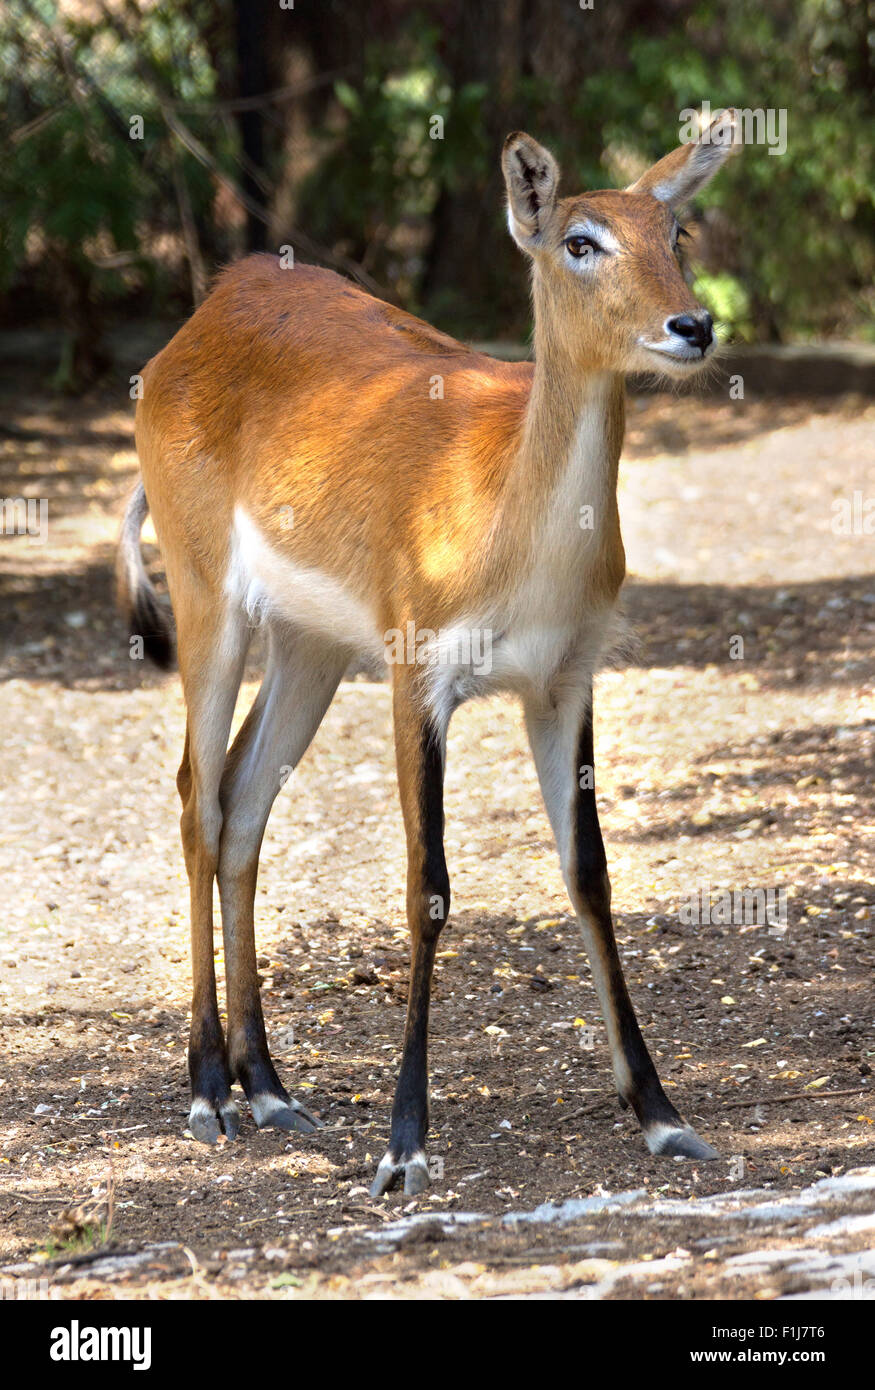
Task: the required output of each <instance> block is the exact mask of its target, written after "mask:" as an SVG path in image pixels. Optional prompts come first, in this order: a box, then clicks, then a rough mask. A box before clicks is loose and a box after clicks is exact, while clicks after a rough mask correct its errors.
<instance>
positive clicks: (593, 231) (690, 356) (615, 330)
mask: <svg viewBox="0 0 875 1390" xmlns="http://www.w3.org/2000/svg"><path fill="white" fill-rule="evenodd" d="M734 136H735V122H734V113H733V112H731V111H725V112H721V113H720V114H719V115H718V116H717V117H716V118H715V119H714V121H713V122H712V123H711V125H710V126H709V127H708V128H707V129H706V130H705V131H704V132H703V133H702V135H701V136H700V137H699V139H698V140H697V141H694V142H692V143H690V144H685V145H680V146H679V147H678V148H677V149H676V150H673V151H672V152H671V154H667V155H666V156H665V158H664V159H660V160H659V162H658V163H656V164H654V165H653V166H652V168H650V169H648V170H647V172H646V173H645V174H643V175H642V176H641V178H640V179H638V181H637V182H636V183H633V184H632V185H631V187H630V188H627V189H624V190H613V189H612V190H602V191H599V192H594V193H581V194H578V195H577V196H576V197H571V198H559V197H558V196H557V192H558V184H559V168H558V165H557V163H556V161H555V159H554V158H553V156H552V155H551V154H550V152H549V150H545V149H544V147H543V146H542V145H539V144H538V143H537V141H536V140H533V139H532V137H531V136H530V135H525V134H523V133H522V132H520V131H517V132H515V133H514V134H513V135H509V136H508V137H507V140H506V141H505V144H504V150H503V153H502V168H503V170H504V178H505V182H506V184H507V203H508V225H509V227H510V233H511V236H512V237H513V238H514V241H516V243H517V245H518V246H520V247H521V249H522V250H523V251H525V252H526V254H527V255H529V256H530V257H531V258H532V261H533V263H534V294H535V311H536V315H537V319H538V327H539V332H540V333H541V334H543V335H546V338H547V341H548V342H550V341H552V342H553V343H555V345H556V346H557V347H560V346H561V347H562V348H563V349H564V350H566V351H567V352H569V353H570V354H571V355H572V356H573V357H574V358H575V359H576V360H578V361H579V362H580V365H581V366H585V367H588V368H594V369H597V370H607V371H616V372H633V371H643V372H648V371H661V372H664V373H668V374H670V375H672V376H683V375H686V374H688V373H690V372H693V371H696V370H697V369H698V368H700V367H701V366H702V364H703V363H704V362H705V360H706V359H707V358H708V356H709V355H710V354H711V352H712V351H713V350H714V347H715V340H714V333H713V325H712V321H711V315H710V314H709V313H707V311H706V310H705V309H703V308H702V306H701V305H700V304H699V303H697V301H696V299H695V298H694V296H693V294H692V293H691V291H690V289H689V286H688V285H687V282H686V280H685V279H684V276H683V272H682V269H681V265H680V261H679V258H678V237H679V235H682V228H681V227H680V225H679V223H678V219H677V211H678V209H679V208H681V207H682V206H683V204H684V203H686V202H688V201H689V199H690V198H692V197H693V195H694V194H695V193H697V192H698V190H699V189H700V188H702V187H703V186H704V185H705V184H706V183H707V182H708V180H709V179H710V178H711V177H712V176H713V175H714V174H715V173H716V171H717V170H718V169H719V168H720V165H721V164H722V163H723V161H724V160H725V159H726V156H727V155H728V154H729V151H730V149H731V147H732V144H733V140H734Z"/></svg>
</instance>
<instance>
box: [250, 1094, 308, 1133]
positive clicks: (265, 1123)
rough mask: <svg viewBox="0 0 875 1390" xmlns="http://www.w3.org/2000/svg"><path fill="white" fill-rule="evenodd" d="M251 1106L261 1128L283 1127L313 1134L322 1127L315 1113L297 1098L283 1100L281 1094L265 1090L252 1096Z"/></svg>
mask: <svg viewBox="0 0 875 1390" xmlns="http://www.w3.org/2000/svg"><path fill="white" fill-rule="evenodd" d="M249 1108H250V1109H251V1111H252V1118H253V1119H254V1120H255V1123H256V1124H257V1125H258V1128H259V1129H283V1130H286V1131H287V1132H288V1133H292V1132H295V1133H297V1134H312V1133H313V1132H314V1130H317V1129H320V1128H321V1123H320V1121H319V1120H317V1118H316V1116H315V1115H311V1114H310V1111H309V1110H307V1109H306V1108H305V1107H304V1106H303V1105H301V1104H300V1103H299V1102H298V1101H296V1100H281V1099H280V1097H279V1096H274V1095H271V1094H270V1093H265V1092H263V1093H262V1094H261V1095H258V1096H251V1097H250V1099H249Z"/></svg>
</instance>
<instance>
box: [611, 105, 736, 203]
mask: <svg viewBox="0 0 875 1390" xmlns="http://www.w3.org/2000/svg"><path fill="white" fill-rule="evenodd" d="M738 133H739V127H738V118H737V115H736V113H735V111H732V110H729V111H721V112H720V113H719V114H718V115H717V116H715V117H714V120H713V121H712V122H711V124H710V125H709V126H708V127H707V129H705V130H703V132H702V134H701V135H700V136H699V138H698V140H693V141H691V142H690V143H689V144H687V145H679V146H678V148H677V149H676V150H672V152H671V154H667V155H666V156H665V158H664V159H660V160H659V161H658V162H657V163H656V164H654V165H653V166H652V167H651V168H650V169H648V170H647V173H646V174H642V175H641V178H640V179H638V181H637V182H636V183H633V184H632V185H631V186H630V187H629V189H628V190H627V191H628V192H629V193H652V194H653V197H654V198H657V199H658V200H659V202H661V203H667V204H668V206H669V207H670V208H677V207H680V206H681V204H682V203H687V202H689V200H690V198H692V197H693V195H694V194H695V193H698V191H699V189H700V188H704V186H705V184H706V183H708V181H709V179H712V178H713V177H714V175H715V174H716V173H717V170H718V169H719V168H720V166H721V164H722V163H723V161H724V160H725V159H726V157H727V155H728V154H729V153H730V151H731V150H732V147H733V145H734V144H737V143H738Z"/></svg>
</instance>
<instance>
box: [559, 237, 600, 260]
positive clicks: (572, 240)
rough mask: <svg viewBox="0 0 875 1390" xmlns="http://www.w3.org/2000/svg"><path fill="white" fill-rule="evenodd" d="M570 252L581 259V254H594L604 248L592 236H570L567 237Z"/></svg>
mask: <svg viewBox="0 0 875 1390" xmlns="http://www.w3.org/2000/svg"><path fill="white" fill-rule="evenodd" d="M565 245H566V246H567V248H568V250H569V253H570V254H571V255H572V256H574V257H576V258H577V259H580V257H581V256H594V255H596V254H597V253H598V252H600V251H602V250H603V248H602V247H601V246H599V244H598V242H597V241H593V239H592V237H591V236H570V237H566V238H565Z"/></svg>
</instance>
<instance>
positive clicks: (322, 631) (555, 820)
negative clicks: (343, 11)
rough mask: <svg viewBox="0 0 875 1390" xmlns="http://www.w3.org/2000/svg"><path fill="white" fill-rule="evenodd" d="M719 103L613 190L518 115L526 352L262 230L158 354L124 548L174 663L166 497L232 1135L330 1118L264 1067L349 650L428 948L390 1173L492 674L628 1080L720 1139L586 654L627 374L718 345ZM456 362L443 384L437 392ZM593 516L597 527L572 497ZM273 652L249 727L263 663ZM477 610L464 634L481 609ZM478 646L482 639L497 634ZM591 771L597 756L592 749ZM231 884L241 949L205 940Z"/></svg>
mask: <svg viewBox="0 0 875 1390" xmlns="http://www.w3.org/2000/svg"><path fill="white" fill-rule="evenodd" d="M735 131H736V124H735V120H734V113H733V112H721V113H720V114H719V115H718V116H716V117H715V119H714V120H713V121H712V122H711V124H710V125H709V126H708V127H707V128H706V129H703V130H701V132H700V134H699V136H698V138H697V139H695V140H691V141H689V142H687V143H684V144H681V145H680V146H678V148H676V149H674V150H673V151H672V152H671V153H669V154H667V155H665V156H664V157H663V158H661V159H660V160H659V161H658V162H657V163H655V164H654V165H653V166H652V167H651V168H649V169H648V170H647V171H646V172H645V173H644V174H642V176H641V177H640V178H638V179H637V180H636V181H635V182H634V183H633V184H631V186H629V187H627V188H625V189H622V190H620V189H607V190H599V191H593V192H585V193H582V194H579V195H576V196H569V197H564V198H560V197H559V192H558V187H559V168H558V165H557V162H556V160H555V159H554V157H553V155H552V154H551V153H550V152H549V151H548V150H547V149H545V148H544V147H543V146H542V145H540V144H539V143H538V142H537V141H536V140H535V139H533V138H532V137H531V136H530V135H527V134H525V133H524V132H515V133H513V134H511V135H509V136H508V137H507V140H506V141H505V144H504V148H503V151H502V155H501V164H502V169H503V173H504V181H505V186H506V192H507V222H508V228H509V231H510V235H511V236H512V238H513V240H514V241H515V242H516V244H517V246H518V247H519V248H520V250H521V251H522V252H523V253H524V255H525V256H526V257H527V259H528V265H529V270H530V275H531V294H532V303H533V310H534V354H533V357H534V360H533V362H532V361H526V362H507V361H503V360H499V359H496V358H493V357H490V356H487V355H485V354H484V353H482V352H479V351H477V350H475V349H474V348H472V347H469V346H467V345H464V344H462V343H460V342H457V341H456V340H455V339H453V338H452V337H449V336H448V335H446V334H444V333H443V332H440V331H439V330H437V329H435V328H432V327H431V326H430V325H428V324H427V323H425V322H423V321H422V320H420V319H417V318H415V317H413V316H412V315H410V314H408V313H406V312H404V311H403V310H401V309H399V308H396V307H394V306H392V305H390V304H388V303H386V302H383V301H381V300H379V299H377V298H374V297H372V296H371V295H369V294H367V293H365V292H364V291H363V290H361V289H359V288H358V287H357V286H355V285H354V284H353V283H352V282H351V281H349V280H347V279H345V278H342V277H340V276H339V275H337V274H335V273H333V272H331V271H328V270H325V269H321V268H318V267H312V266H305V265H302V264H294V265H293V266H292V267H291V268H289V267H288V266H285V265H283V264H282V263H281V260H280V258H278V257H277V256H273V255H269V254H259V255H254V256H249V257H246V258H244V259H242V260H241V261H239V262H237V263H236V264H233V265H232V266H230V267H228V268H226V269H224V270H223V271H222V272H220V274H219V276H218V279H217V281H216V283H215V286H214V288H213V289H212V291H211V293H210V294H209V296H208V297H207V298H206V299H205V301H204V302H203V303H202V304H201V305H200V307H198V309H197V310H196V312H195V313H194V314H193V316H192V317H191V318H190V319H189V320H188V321H187V323H185V324H184V326H183V327H182V328H180V330H179V331H178V332H177V333H176V335H175V337H173V338H172V340H171V341H170V342H169V344H168V345H167V346H166V347H165V348H164V349H163V350H162V351H161V352H159V353H158V354H157V355H156V356H155V357H154V358H152V360H151V361H150V362H149V363H148V364H147V365H146V367H145V368H144V371H143V374H142V391H141V398H140V399H139V400H138V403H137V410H136V427H135V432H136V446H137V452H138V457H139V466H140V480H139V482H138V484H137V486H136V488H135V490H134V492H133V495H132V497H131V499H130V502H129V504H128V508H127V511H126V514H125V520H124V523H123V527H122V533H121V540H120V544H119V552H118V588H119V599H120V602H121V605H122V608H123V610H124V612H125V613H126V615H127V619H128V623H129V627H130V630H131V632H132V633H134V634H138V635H140V636H141V637H142V639H143V642H144V645H145V649H146V652H147V654H148V655H149V656H150V657H152V658H153V659H154V660H155V661H156V662H157V663H158V664H159V665H160V666H164V667H167V666H169V664H170V662H171V660H172V650H173V640H172V627H171V621H170V615H169V613H168V611H167V607H166V605H165V604H164V603H163V602H162V601H161V600H160V599H159V598H158V595H157V591H156V589H155V587H154V586H153V584H152V582H151V580H150V578H149V576H148V573H147V570H146V567H145V564H144V561H143V558H142V554H141V543H140V533H141V530H142V527H143V524H144V521H145V518H146V516H147V515H148V514H151V517H152V521H153V524H154V528H155V533H156V536H157V539H158V542H159V546H160V551H161V554H162V557H163V563H164V569H165V574H166V583H167V588H168V591H169V596H170V601H171V605H172V610H173V614H174V615H175V621H176V649H177V654H178V664H179V672H180V676H181V681H182V688H183V693H184V697H185V705H186V732H185V743H184V750H183V755H182V762H181V765H180V768H179V773H178V776H177V786H178V791H179V795H180V799H181V802H182V813H181V820H180V828H181V838H182V847H183V853H184V858H185V865H186V870H187V875H188V881H189V888H190V897H191V956H192V977H193V989H192V1003H191V1028H190V1036H189V1047H188V1071H189V1077H190V1083H191V1109H190V1112H189V1117H188V1124H189V1129H190V1131H191V1133H192V1134H193V1136H194V1137H195V1139H197V1140H200V1141H203V1142H204V1143H215V1142H216V1141H217V1140H218V1139H219V1138H220V1136H221V1135H222V1134H224V1136H225V1137H226V1139H228V1140H230V1139H234V1138H235V1137H236V1136H237V1134H238V1131H239V1127H240V1124H241V1116H240V1110H239V1107H238V1104H237V1102H236V1101H235V1100H234V1099H233V1098H232V1094H231V1087H232V1084H233V1083H234V1082H239V1084H240V1086H241V1087H242V1091H243V1093H244V1095H245V1097H246V1100H247V1101H248V1105H249V1108H250V1111H251V1114H252V1117H253V1120H254V1122H255V1125H256V1126H257V1127H258V1128H259V1129H261V1128H273V1129H276V1130H279V1131H285V1132H291V1131H297V1132H299V1133H304V1134H309V1133H312V1132H313V1131H314V1130H315V1129H316V1128H317V1126H318V1125H319V1124H320V1121H319V1120H318V1119H317V1118H316V1116H315V1115H314V1114H312V1113H311V1112H310V1111H309V1110H308V1109H307V1108H306V1107H305V1106H304V1105H303V1104H302V1103H301V1102H300V1101H297V1100H295V1099H293V1098H292V1097H291V1096H290V1094H289V1092H288V1091H287V1090H286V1089H285V1087H284V1086H283V1084H282V1082H281V1081H280V1079H279V1077H278V1075H277V1072H276V1070H275V1067H274V1064H273V1061H272V1058H271V1055H270V1051H269V1048H268V1042H267V1037H266V1032H265V1023H264V1016H263V1011H262V1004H261V997H260V993H259V980H258V974H257V970H256V948H255V926H254V899H255V889H256V878H257V874H258V861H259V853H260V849H261V843H262V838H263V836H264V833H265V828H266V825H267V822H268V817H269V814H270V811H271V807H272V805H273V802H274V799H275V798H276V796H277V794H278V793H279V791H280V788H281V786H282V785H283V783H284V781H285V778H286V777H287V776H288V771H289V769H293V768H294V767H295V766H296V765H297V764H298V763H299V762H300V760H301V758H302V757H303V756H304V753H305V752H306V750H307V748H308V747H309V745H310V742H311V740H312V739H313V737H314V735H315V733H316V731H317V729H318V728H319V725H320V723H321V721H322V719H323V716H324V715H325V712H326V710H327V709H328V706H329V705H330V703H331V700H332V698H333V696H334V694H335V692H336V690H337V688H338V685H339V683H340V681H341V679H342V677H343V675H344V672H345V670H346V669H347V667H348V666H349V663H350V661H351V660H353V659H354V658H362V659H366V660H376V661H379V660H381V658H384V657H386V653H387V646H388V643H389V634H397V633H398V632H402V633H403V632H405V631H413V632H414V633H415V634H425V636H424V638H423V640H422V641H419V640H417V641H415V642H414V643H413V644H406V645H404V644H402V645H403V650H402V653H401V655H400V656H398V655H397V652H396V653H395V657H394V659H392V660H391V661H390V663H389V674H390V677H391V687H392V689H391V694H392V717H393V727H394V744H395V754H396V763H397V776H398V787H399V795H400V802H401V810H402V815H403V823H404V830H405V838H406V848H407V875H406V912H407V923H408V927H409V933H410V974H409V986H408V1001H407V1013H406V1023H405V1027H404V1036H403V1045H402V1050H401V1058H400V1068H399V1071H398V1076H397V1087H396V1091H395V1097H394V1103H393V1107H392V1112H391V1130H390V1136H389V1142H388V1148H387V1150H386V1153H385V1155H384V1157H383V1158H382V1159H381V1160H380V1162H379V1166H378V1167H377V1170H376V1176H375V1177H374V1180H373V1186H372V1188H371V1192H372V1194H373V1195H374V1196H380V1195H382V1194H383V1193H384V1192H387V1191H388V1190H389V1189H391V1188H392V1187H395V1186H396V1185H398V1184H402V1183H403V1190H404V1192H405V1193H406V1194H408V1195H413V1196H415V1195H417V1194H418V1193H420V1192H422V1191H423V1190H424V1189H425V1188H426V1186H427V1185H428V1183H429V1168H428V1160H427V1157H426V1145H427V1137H428V1125H429V1107H428V1061H427V1052H428V1025H429V1006H430V996H431V985H432V976H433V970H434V964H435V955H436V950H437V944H438V940H439V937H440V934H441V931H442V929H443V927H444V926H445V924H446V922H447V919H448V915H449V909H450V881H449V875H448V870H447V864H446V859H445V854H444V843H443V838H444V807H443V777H444V767H445V760H446V737H447V728H448V725H449V722H450V718H451V716H452V714H453V712H454V710H455V709H457V708H458V706H459V705H460V704H462V703H463V702H465V701H467V700H470V699H473V698H475V697H480V696H485V695H489V694H491V693H493V692H494V691H504V692H510V693H511V694H512V695H513V696H515V697H516V698H518V699H519V701H520V702H521V704H522V712H523V716H524V723H525V729H526V732H527V735H528V740H529V743H530V746H531V751H532V754H533V758H534V764H535V769H536V772H537V777H538V780H539V784H540V789H541V792H542V796H543V800H544V805H545V808H546V812H547V816H548V819H549V822H550V825H551V827H552V832H553V835H554V838H555V841H556V846H557V849H558V854H559V860H560V865H561V870H562V874H563V878H564V882H565V885H566V888H567V892H568V895H569V899H570V902H571V905H572V907H573V909H574V913H575V916H576V918H577V922H578V924H579V928H580V931H581V933H582V937H583V942H584V945H585V950H586V954H587V956H588V960H589V963H590V967H591V972H592V979H593V983H594V986H595V990H596V993H597V997H598V1002H599V1008H600V1012H601V1017H602V1020H603V1024H604V1029H605V1034H606V1038H607V1042H608V1045H609V1048H610V1058H611V1065H612V1070H613V1077H614V1083H615V1085H616V1089H617V1093H618V1097H619V1102H620V1104H621V1106H622V1107H623V1108H624V1109H625V1108H627V1107H629V1106H631V1107H632V1110H633V1111H634V1114H635V1116H636V1117H637V1120H638V1123H639V1125H640V1127H641V1129H642V1131H643V1136H644V1140H645V1142H646V1145H647V1147H648V1149H649V1150H650V1152H651V1153H652V1154H654V1155H668V1156H683V1157H686V1158H689V1159H701V1160H704V1159H711V1158H715V1157H717V1153H716V1150H715V1149H714V1148H712V1147H711V1145H710V1144H708V1143H707V1142H706V1141H705V1140H704V1139H702V1138H700V1136H699V1135H698V1134H697V1133H696V1131H695V1130H694V1129H693V1128H692V1127H691V1126H690V1125H689V1124H687V1123H686V1121H685V1120H684V1119H683V1118H682V1116H681V1114H680V1113H679V1111H678V1110H677V1109H675V1107H674V1105H673V1104H672V1103H671V1101H670V1100H669V1099H668V1097H667V1095H666V1094H665V1091H664V1090H663V1087H662V1084H661V1082H660V1080H659V1076H658V1074H657V1070H656V1068H655V1066H654V1063H653V1061H652V1059H651V1056H650V1053H649V1051H648V1049H647V1045H646V1043H645V1041H644V1037H643V1035H642V1032H641V1029H640V1027H639V1024H638V1020H637V1017H636V1014H635V1010H634V1007H633V1004H632V1000H631V998H630V995H629V991H628V989H627V986H626V982H625V978H624V974H623V967H622V963H621V959H620V954H619V950H618V946H617V941H616V937H615V933H614V926H613V919H612V913H611V884H610V879H609V875H608V867H607V857H606V852H605V847H604V842H603V838H602V833H601V829H600V825H599V818H598V812H597V806H596V795H595V786H594V776H593V775H585V774H587V773H589V774H592V769H593V766H594V730H593V680H594V674H595V673H596V671H597V669H598V668H599V665H600V663H601V662H602V661H603V659H604V657H605V653H606V652H607V650H608V649H609V647H610V646H611V643H612V642H613V641H614V637H615V633H616V630H617V623H618V613H619V604H620V589H621V586H622V584H623V580H624V576H625V553H624V549H623V542H622V537H621V532H620V521H619V511H618V504H617V481H618V466H619V458H620V452H621V447H622V443H623V434H624V403H625V395H624V393H625V377H626V375H627V374H628V373H631V372H655V373H657V374H659V375H660V376H661V377H663V378H674V379H677V378H688V377H690V376H692V375H693V374H695V373H697V372H699V371H700V370H701V369H702V367H703V365H704V364H705V363H707V362H708V360H709V358H710V357H711V355H712V353H713V351H714V349H715V335H714V331H713V323H712V319H711V316H710V315H709V314H708V313H707V312H706V311H705V310H704V309H703V308H702V307H701V305H700V304H699V303H698V302H697V300H696V299H695V297H694V295H693V293H692V291H691V289H690V288H689V285H688V282H687V278H686V277H685V275H684V271H683V266H682V261H681V255H680V253H679V250H678V240H679V238H680V237H681V236H682V233H683V229H682V227H681V225H680V223H679V221H678V215H677V214H678V210H679V209H681V208H682V207H683V206H684V205H685V204H686V203H688V202H689V200H690V199H691V198H692V197H693V195H694V194H695V193H696V192H697V191H698V190H699V189H701V188H702V187H703V186H704V185H705V184H706V183H707V182H708V180H709V179H710V178H711V177H712V176H713V174H714V173H715V172H716V171H717V169H718V168H719V167H720V166H721V164H722V163H723V162H724V160H725V159H726V156H727V154H728V153H729V152H730V149H731V147H732V145H733V144H734V143H735ZM436 383H439V384H440V389H436ZM582 507H586V508H589V509H590V513H591V516H592V524H591V526H590V527H588V528H584V527H582V525H581V508H582ZM256 627H261V628H262V629H263V630H265V639H266V657H265V667H264V676H263V680H262V682H261V685H260V688H259V690H258V693H257V695H256V697H255V699H254V702H253V704H252V707H251V709H250V710H249V712H248V714H247V715H246V718H245V720H244V722H243V724H242V726H241V727H240V730H239V732H238V733H237V735H236V737H235V739H234V740H233V743H232V744H231V747H230V749H229V747H228V744H229V739H230V734H231V728H232V721H233V716H234V712H235V706H236V703H237V698H238V693H239V689H240V686H241V682H242V679H243V673H244V661H245V659H246V656H247V651H248V649H249V646H250V642H251V640H252V635H253V631H254V630H255V628H256ZM475 631H477V632H480V633H482V634H483V633H485V634H487V635H488V637H489V644H488V660H486V659H480V660H475V659H474V656H473V651H472V647H471V644H470V643H466V642H465V641H464V640H462V639H463V638H464V637H465V636H466V635H467V634H470V633H472V632H475ZM480 655H481V658H482V656H483V653H482V651H481V653H480ZM582 774H584V775H582ZM214 883H215V884H217V885H218V896H219V902H220V907H221V918H222V934H223V942H224V956H225V967H226V1026H225V1029H224V1030H223V1026H222V1021H221V1019H220V1014H219V1008H218V1002H217V992H216V975H215V967H214V949H213V895H214Z"/></svg>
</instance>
